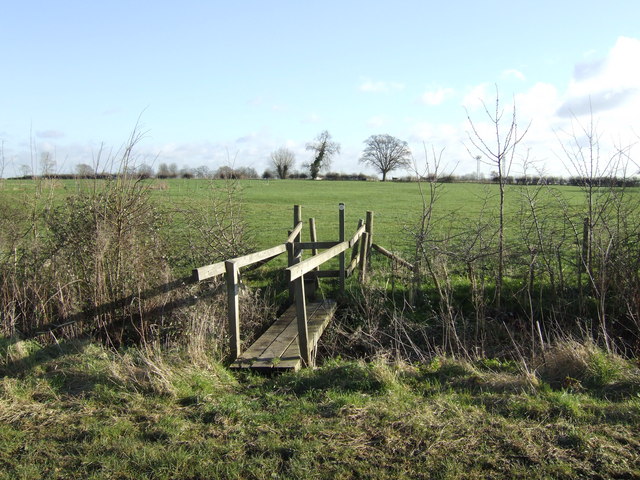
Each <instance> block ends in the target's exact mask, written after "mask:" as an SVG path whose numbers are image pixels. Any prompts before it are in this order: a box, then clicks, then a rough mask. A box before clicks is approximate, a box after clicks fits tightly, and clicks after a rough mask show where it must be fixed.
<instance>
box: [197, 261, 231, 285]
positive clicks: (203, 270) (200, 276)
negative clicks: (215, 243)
mask: <svg viewBox="0 0 640 480" xmlns="http://www.w3.org/2000/svg"><path fill="white" fill-rule="evenodd" d="M225 271H226V270H225V266H224V262H218V263H212V264H211V265H205V266H204V267H200V268H194V269H193V270H192V274H193V279H194V280H195V281H196V282H201V281H202V280H206V279H207V278H213V277H217V276H218V275H222V274H223V273H224V272H225Z"/></svg>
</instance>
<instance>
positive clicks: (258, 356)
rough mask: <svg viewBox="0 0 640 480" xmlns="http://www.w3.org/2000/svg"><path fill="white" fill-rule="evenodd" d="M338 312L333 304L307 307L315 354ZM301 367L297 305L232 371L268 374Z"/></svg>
mask: <svg viewBox="0 0 640 480" xmlns="http://www.w3.org/2000/svg"><path fill="white" fill-rule="evenodd" d="M335 310H336V302H335V301H334V300H324V301H320V302H309V303H307V319H308V327H307V328H308V331H309V344H310V345H311V346H312V347H311V348H312V350H315V348H316V345H317V343H318V340H319V338H320V335H322V332H323V331H324V329H325V327H326V326H327V324H328V323H329V322H330V321H331V318H332V317H333V314H334V312H335ZM301 366H302V358H301V357H300V349H299V347H298V324H297V321H296V309H295V305H292V306H290V307H289V308H288V309H287V310H286V311H285V312H284V313H283V314H282V316H281V317H280V318H278V319H277V320H276V321H275V322H274V323H273V325H271V326H270V327H269V329H268V330H267V331H266V332H264V334H263V335H262V336H261V337H260V338H258V340H256V341H255V343H254V344H253V345H251V347H249V348H248V349H247V350H246V351H245V352H244V353H243V354H242V355H240V357H238V359H237V360H236V361H235V362H233V363H232V364H231V368H250V369H255V370H269V371H274V370H298V369H299V368H300V367H301Z"/></svg>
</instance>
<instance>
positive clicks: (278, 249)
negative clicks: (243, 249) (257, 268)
mask: <svg viewBox="0 0 640 480" xmlns="http://www.w3.org/2000/svg"><path fill="white" fill-rule="evenodd" d="M286 251H287V245H286V243H283V244H282V245H277V246H275V247H272V248H268V249H266V250H261V251H259V252H255V253H250V254H248V255H243V256H241V257H236V258H232V259H231V260H227V261H228V262H233V263H235V264H236V266H237V267H238V268H241V267H246V266H247V265H251V264H252V263H256V262H261V261H263V260H266V259H268V258H272V257H276V256H278V255H280V254H281V253H284V252H286Z"/></svg>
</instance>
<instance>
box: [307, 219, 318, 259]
mask: <svg viewBox="0 0 640 480" xmlns="http://www.w3.org/2000/svg"><path fill="white" fill-rule="evenodd" d="M309 240H310V241H312V242H317V241H318V234H317V233H316V219H315V218H310V219H309ZM317 254H318V249H317V248H315V247H313V248H312V249H311V255H317Z"/></svg>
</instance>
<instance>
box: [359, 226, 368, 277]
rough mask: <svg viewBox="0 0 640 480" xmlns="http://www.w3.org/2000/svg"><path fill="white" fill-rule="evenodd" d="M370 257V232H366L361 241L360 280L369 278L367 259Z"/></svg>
mask: <svg viewBox="0 0 640 480" xmlns="http://www.w3.org/2000/svg"><path fill="white" fill-rule="evenodd" d="M368 258H369V233H367V232H364V234H363V235H362V241H361V242H360V282H362V283H364V281H365V280H366V279H367V261H368Z"/></svg>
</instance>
